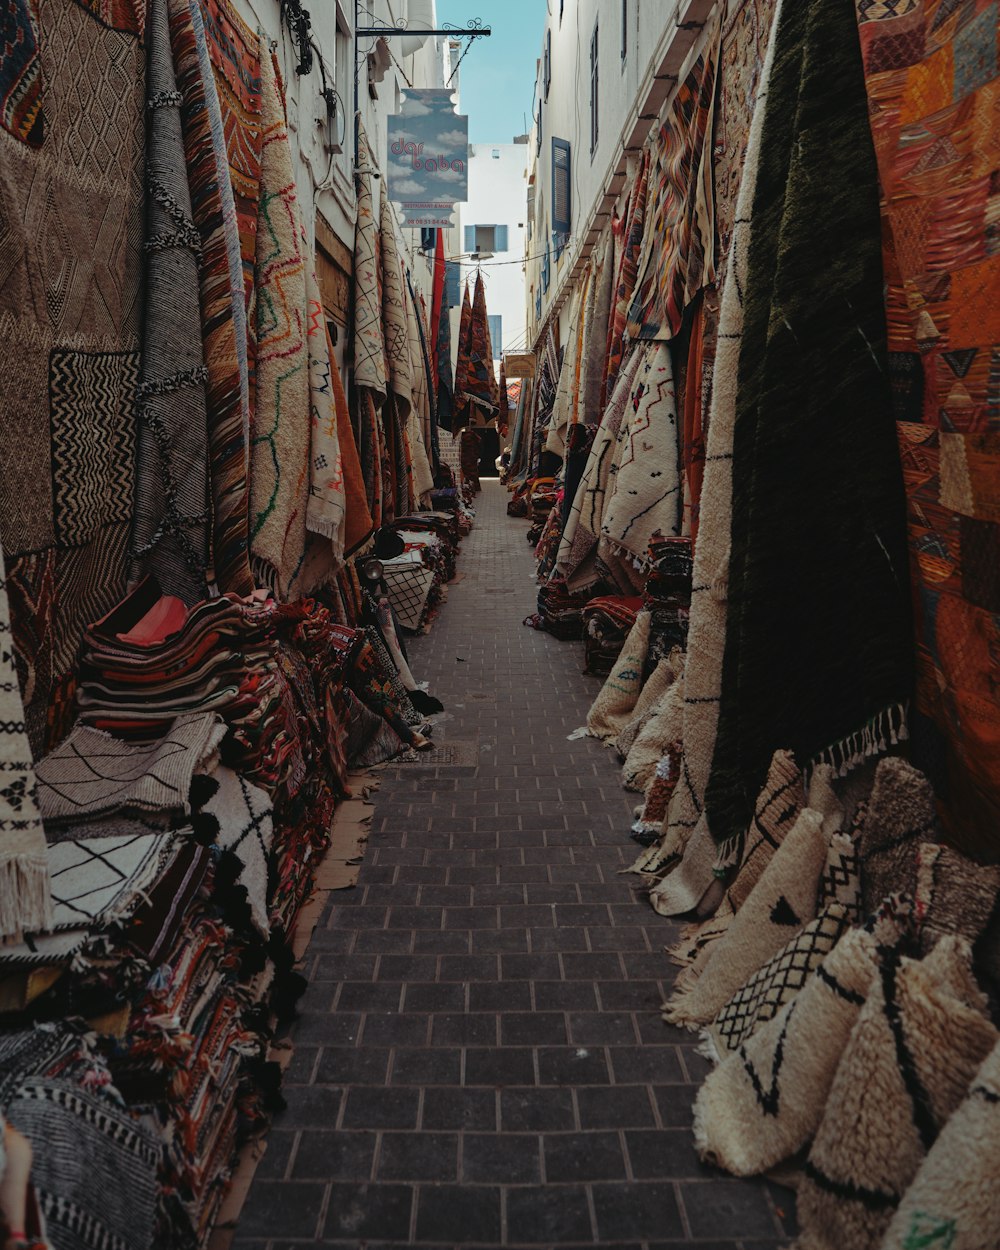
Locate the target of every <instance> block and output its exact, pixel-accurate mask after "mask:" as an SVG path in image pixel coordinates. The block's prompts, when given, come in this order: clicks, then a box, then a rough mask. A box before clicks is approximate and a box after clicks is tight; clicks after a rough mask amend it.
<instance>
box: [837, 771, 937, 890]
mask: <svg viewBox="0 0 1000 1250" xmlns="http://www.w3.org/2000/svg"><path fill="white" fill-rule="evenodd" d="M863 821H864V823H863V825H862V826H861V829H860V831H859V833H858V836H857V850H858V859H859V861H860V865H861V889H862V902H863V909H864V912H865V914H866V915H870V914H871V913H872V912H873V911H874V910H875V909H876V908H877V907H878V905H879V903H881V901H882V899H883V898H884V897H885V896H886V895H887V894H889V893H891V892H892V891H902V892H904V893H905V894H907V895H909V896H910V897H911V898H912V897H913V894H914V891H915V887H916V877H917V848H918V847H919V845H920V843H921V842H924V841H933V840H935V835H936V831H937V812H936V810H935V803H934V792H933V790H932V789H931V785H930V782H929V781H928V780H927V778H926V777H925V776H924V775H923V774H922V773H920V772H918V771H917V769H915V768H914V767H913V765H912V764H909V763H907V761H906V760H903V759H899V758H897V757H893V756H890V757H889V758H888V759H885V760H882V762H881V763H880V764H879V766H878V768H877V769H876V770H875V784H874V786H873V787H872V792H871V797H870V798H869V800H868V803H867V806H866V809H865V811H864V814H863Z"/></svg>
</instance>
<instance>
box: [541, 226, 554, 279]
mask: <svg viewBox="0 0 1000 1250" xmlns="http://www.w3.org/2000/svg"><path fill="white" fill-rule="evenodd" d="M546 233H547V232H546ZM551 276H552V258H551V256H550V254H549V245H548V244H547V243H546V245H545V255H544V256H543V257H542V290H543V291H547V290H548V289H549V279H550V278H551Z"/></svg>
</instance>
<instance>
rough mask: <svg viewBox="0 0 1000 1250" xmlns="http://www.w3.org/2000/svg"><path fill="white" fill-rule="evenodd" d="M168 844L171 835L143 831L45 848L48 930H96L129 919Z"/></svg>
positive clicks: (163, 858)
mask: <svg viewBox="0 0 1000 1250" xmlns="http://www.w3.org/2000/svg"><path fill="white" fill-rule="evenodd" d="M173 843H174V835H173V834H170V833H145V834H122V835H119V836H115V837H110V838H100V837H98V838H78V839H77V840H75V841H68V842H57V843H55V845H54V846H50V847H49V872H50V874H51V879H52V908H53V924H52V927H53V929H55V930H57V931H58V930H62V929H78V928H81V927H83V928H91V929H100V928H103V927H104V926H106V925H109V924H112V923H113V922H115V921H119V920H122V919H125V918H126V917H128V916H130V915H131V914H132V912H133V911H134V910H135V908H136V907H137V906H138V905H139V904H140V903H141V902H143V901H144V896H145V893H146V891H148V889H149V888H150V886H152V885H153V884H154V883H155V882H156V880H157V879H158V877H159V875H160V872H161V870H162V868H163V866H164V864H165V862H166V860H167V858H168V857H169V855H170V851H171V847H172V845H173Z"/></svg>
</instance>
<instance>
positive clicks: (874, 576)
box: [507, 0, 1000, 1250]
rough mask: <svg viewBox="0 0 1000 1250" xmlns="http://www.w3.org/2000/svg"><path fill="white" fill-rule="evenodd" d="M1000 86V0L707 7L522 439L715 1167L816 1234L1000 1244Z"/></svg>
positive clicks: (556, 620) (518, 513) (545, 594)
mask: <svg viewBox="0 0 1000 1250" xmlns="http://www.w3.org/2000/svg"><path fill="white" fill-rule="evenodd" d="M998 82H1000V75H998V60H997V41H996V12H995V6H992V5H989V4H987V3H985V0H974V2H973V3H968V4H952V3H947V2H946V0H906V3H903V4H879V3H872V0H805V2H803V3H795V4H792V3H791V2H790V0H729V3H720V4H718V5H715V6H713V8H712V10H711V12H710V13H709V15H708V18H707V21H706V24H705V28H704V30H703V32H702V34H701V36H700V42H699V44H698V47H697V48H696V49H695V55H694V56H693V59H692V61H691V62H690V68H689V70H688V72H687V75H686V77H685V78H684V79H683V80H682V81H681V82H680V83H679V84H678V86H677V88H676V90H675V91H674V92H673V93H672V95H671V96H670V97H669V98H668V99H667V101H666V103H665V104H664V106H663V108H662V110H661V113H660V116H659V118H658V119H657V122H656V124H655V125H654V126H653V127H652V129H651V132H650V135H649V138H648V140H647V142H646V145H645V148H644V150H643V153H642V155H641V157H640V158H637V159H636V160H635V161H634V162H632V164H630V166H629V171H630V172H629V177H628V179H627V182H626V186H625V188H624V190H623V191H622V192H621V195H620V198H619V200H618V203H617V205H616V208H615V212H614V214H613V217H612V221H611V222H610V223H609V224H608V226H607V227H606V228H605V229H604V232H603V234H602V235H601V236H600V237H599V239H598V241H597V243H596V245H595V246H594V247H593V249H592V250H591V251H590V252H589V255H588V256H587V257H586V258H585V259H584V261H583V262H582V263H581V265H580V266H579V267H578V271H579V275H580V276H579V278H578V279H577V280H576V284H575V286H574V285H573V284H572V281H573V280H572V279H571V280H570V282H569V284H568V290H567V295H566V302H565V306H564V307H563V309H562V312H561V314H560V313H558V312H557V313H556V314H555V315H553V316H552V317H551V318H550V319H549V321H548V322H547V324H544V325H542V326H541V328H540V331H539V336H538V339H537V343H538V346H537V349H536V361H535V364H536V370H535V377H534V379H532V380H526V381H525V383H524V385H523V386H522V389H521V395H520V398H519V402H518V410H517V415H516V419H515V421H514V423H513V429H514V433H513V439H512V448H511V462H510V466H509V471H508V475H507V484H508V488H509V490H510V491H511V502H510V505H509V508H508V511H509V513H510V515H512V516H515V517H524V518H527V519H528V520H529V521H530V522H532V529H531V531H530V532H529V541H532V542H534V543H535V544H536V555H537V561H538V578H539V581H540V583H541V585H540V588H539V593H538V612H537V614H535V615H533V616H531V617H529V618H528V620H527V621H526V624H529V625H532V626H533V627H535V628H537V629H544V630H547V631H549V632H551V633H552V634H553V635H554V636H556V637H559V638H562V639H580V638H583V639H584V658H585V665H584V667H585V668H586V669H587V670H589V671H592V672H599V673H601V674H606V675H607V677H606V681H605V684H604V686H603V689H602V690H601V693H600V695H599V697H598V698H597V700H596V701H595V703H594V705H593V707H592V709H591V712H590V715H589V717H588V724H587V732H588V733H590V734H592V735H593V736H595V737H598V738H600V739H602V740H603V741H605V742H606V743H607V744H608V745H609V746H611V747H612V748H613V749H615V750H616V751H617V753H618V754H619V756H620V758H621V759H622V761H623V772H622V783H623V785H624V786H625V787H626V788H628V789H633V790H635V791H637V792H639V793H641V794H642V803H641V804H640V805H639V806H638V807H637V809H636V819H635V823H634V825H633V827H632V836H633V838H634V839H635V840H636V841H638V842H639V843H640V844H642V845H643V846H644V847H645V849H644V851H643V853H642V854H641V855H640V856H639V858H638V860H637V861H636V863H635V865H634V871H635V872H637V873H639V874H641V875H642V877H643V879H644V880H645V881H646V882H647V883H648V886H649V893H650V899H651V902H652V904H653V906H654V907H655V909H656V910H657V911H658V912H659V913H660V914H662V915H664V916H685V915H687V916H689V917H690V916H691V915H694V916H695V917H697V923H696V924H694V925H692V926H691V927H690V928H689V929H687V930H685V932H684V937H683V940H682V941H681V942H680V943H679V945H677V946H675V948H674V950H673V952H672V953H673V955H674V957H675V958H676V959H677V961H678V962H679V963H680V964H681V965H682V968H683V971H682V972H681V974H680V976H679V979H678V990H677V993H676V994H675V996H674V998H673V999H672V1000H671V1002H670V1003H669V1004H668V1005H667V1009H666V1014H667V1019H668V1020H669V1021H671V1022H673V1023H675V1024H681V1025H686V1026H688V1027H693V1028H701V1029H703V1030H704V1031H705V1045H706V1049H707V1052H708V1053H710V1054H711V1055H712V1056H713V1057H714V1058H715V1059H717V1060H718V1061H719V1066H718V1068H717V1069H716V1071H715V1072H714V1073H713V1074H712V1075H711V1076H710V1077H709V1078H708V1080H707V1082H706V1084H705V1088H704V1090H703V1092H702V1095H701V1097H700V1099H699V1102H698V1107H697V1111H696V1134H697V1138H698V1144H699V1149H700V1150H701V1152H702V1154H703V1155H704V1157H705V1158H706V1159H711V1160H713V1161H715V1162H716V1163H718V1164H719V1165H720V1166H723V1167H726V1168H729V1169H730V1170H731V1171H734V1172H736V1173H738V1174H740V1175H748V1174H754V1173H761V1172H768V1171H772V1170H773V1169H776V1168H783V1169H785V1175H786V1176H795V1177H797V1179H798V1180H799V1182H800V1185H799V1213H800V1222H801V1225H802V1234H801V1240H800V1242H799V1246H800V1247H801V1250H820V1248H827V1247H831V1248H832V1247H833V1246H839V1245H846V1244H849V1245H850V1246H852V1247H856V1246H857V1247H869V1246H870V1247H872V1248H873V1250H874V1248H875V1247H879V1246H884V1247H885V1248H886V1250H890V1248H892V1250H896V1248H902V1247H904V1246H905V1247H915V1246H916V1245H918V1244H919V1245H921V1246H932V1245H933V1246H937V1245H941V1246H945V1245H947V1246H951V1247H953V1250H957V1248H958V1247H968V1248H971V1247H979V1248H981V1250H985V1248H986V1247H987V1246H993V1245H997V1244H1000V1204H998V1202H997V1200H996V1199H995V1197H994V1196H993V1194H992V1186H991V1184H990V1181H989V1176H988V1168H989V1164H988V1162H987V1160H988V1159H989V1158H990V1157H991V1156H992V1154H993V1153H994V1152H995V1150H996V1149H997V1147H998V1145H1000V1117H998V1116H997V1115H996V1113H995V1110H993V1111H991V1107H993V1106H994V1103H995V1098H996V1093H995V1090H996V1080H997V1071H998V1064H1000V1050H998V1049H997V1033H996V1029H995V1027H994V1021H991V1019H990V1012H989V1006H988V1000H987V998H986V997H985V996H984V990H988V991H989V992H990V993H991V994H992V995H993V998H992V1002H993V1003H994V1006H995V1003H996V1001H997V993H998V991H1000V984H998V980H997V977H998V973H1000V914H998V912H997V891H998V886H1000V869H998V868H996V867H994V866H993V865H995V864H997V862H998V861H1000V844H998V841H997V834H996V829H997V821H996V812H997V809H998V807H1000V759H998V756H997V751H998V747H1000V735H998V733H997V725H998V724H1000V698H998V687H997V683H996V680H995V672H996V662H995V657H996V648H997V615H996V614H997V608H998V603H1000V601H998V600H997V595H996V586H997V580H996V577H995V572H994V570H993V568H992V567H991V566H990V563H989V560H988V559H987V556H986V553H987V552H992V553H993V554H994V555H995V553H996V551H997V549H998V534H1000V530H998V525H997V519H996V518H997V516H998V515H1000V513H998V511H997V509H998V507H1000V492H998V479H997V475H996V473H995V472H993V471H991V469H990V468H989V460H990V457H991V456H992V455H994V454H995V446H994V441H995V434H994V433H993V432H992V431H993V427H994V426H995V425H996V419H997V402H998V392H997V388H996V385H995V382H996V379H995V376H993V375H991V374H990V372H989V368H988V362H989V361H991V360H992V361H993V362H994V363H995V361H996V358H997V346H996V344H997V343H998V341H1000V321H998V311H997V310H998V305H997V302H996V300H995V299H992V300H990V298H989V296H988V295H987V292H989V291H993V292H995V291H996V289H997V288H998V284H1000V253H998V252H997V249H996V247H995V246H994V243H993V230H992V227H991V225H990V207H989V205H990V204H991V203H992V201H991V200H990V199H989V195H990V192H989V190H988V188H990V187H995V184H996V182H997V178H998V176H1000V173H998V168H1000V167H998V160H997V154H998V149H997V146H996V144H995V142H991V140H990V136H992V135H994V134H995V131H996V127H995V125H994V124H993V122H992V121H991V116H990V110H991V108H992V107H993V105H994V103H995V100H996V93H997V85H998ZM678 171H680V172H681V178H680V179H678V177H677V173H678ZM959 220H960V221H961V223H962V226H961V230H960V231H959V233H960V234H961V241H959V238H958V235H957V234H956V230H957V229H958V228H957V226H956V224H955V223H956V222H957V221H959ZM574 272H577V271H574ZM561 328H562V332H563V334H564V335H565V341H564V342H560V329H561ZM583 365H585V366H586V367H583ZM994 373H995V370H994ZM990 377H992V378H993V380H992V382H991V381H990ZM908 548H909V550H908ZM993 564H994V565H995V559H994V560H993ZM581 732H582V731H581ZM974 974H975V975H974ZM965 1132H972V1133H975V1134H977V1138H976V1146H975V1149H973V1147H972V1146H971V1145H969V1144H968V1143H965V1145H964V1146H963V1147H962V1148H961V1150H960V1151H959V1154H958V1155H956V1154H955V1153H954V1152H955V1151H956V1149H957V1148H958V1143H959V1141H960V1140H961V1135H962V1134H963V1133H965ZM976 1151H978V1152H980V1153H978V1154H976V1153H975V1152H976ZM963 1168H966V1169H967V1170H966V1171H964V1172H963V1171H962V1169H963Z"/></svg>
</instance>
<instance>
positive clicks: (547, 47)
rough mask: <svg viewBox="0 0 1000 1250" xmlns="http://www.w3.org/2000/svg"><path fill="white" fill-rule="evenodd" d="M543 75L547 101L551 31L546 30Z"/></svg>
mask: <svg viewBox="0 0 1000 1250" xmlns="http://www.w3.org/2000/svg"><path fill="white" fill-rule="evenodd" d="M543 73H544V75H545V78H544V82H545V98H546V100H547V99H548V98H549V83H550V82H551V81H552V31H551V30H547V31H546V32H545V57H544V69H543Z"/></svg>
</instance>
